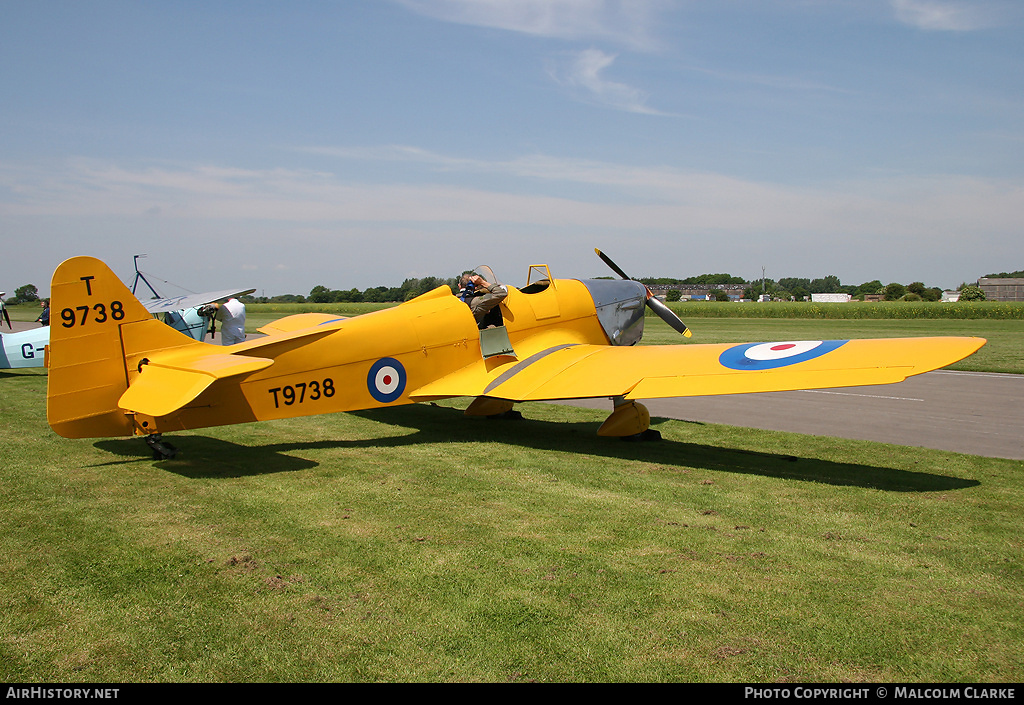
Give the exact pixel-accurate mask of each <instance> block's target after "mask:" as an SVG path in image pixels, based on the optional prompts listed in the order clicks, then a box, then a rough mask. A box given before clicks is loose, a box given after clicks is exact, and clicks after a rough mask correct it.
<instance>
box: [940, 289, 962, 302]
mask: <svg viewBox="0 0 1024 705" xmlns="http://www.w3.org/2000/svg"><path fill="white" fill-rule="evenodd" d="M959 300H960V292H959V291H944V292H942V301H943V303H953V302H956V301H959Z"/></svg>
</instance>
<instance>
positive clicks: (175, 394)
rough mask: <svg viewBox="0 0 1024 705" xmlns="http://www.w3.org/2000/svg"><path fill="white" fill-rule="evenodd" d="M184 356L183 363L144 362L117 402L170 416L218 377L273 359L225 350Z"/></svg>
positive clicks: (166, 360)
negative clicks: (197, 355) (226, 351)
mask: <svg viewBox="0 0 1024 705" xmlns="http://www.w3.org/2000/svg"><path fill="white" fill-rule="evenodd" d="M181 357H182V358H183V359H182V362H181V364H175V361H174V358H173V357H166V358H164V359H162V360H160V361H159V362H155V363H149V364H145V365H142V369H141V372H140V374H139V375H138V377H136V378H135V380H134V381H133V382H132V383H131V386H129V387H128V391H126V392H125V393H124V394H122V395H121V398H120V399H119V400H118V406H120V407H121V408H122V409H125V410H127V411H134V412H138V413H142V414H147V415H149V416H154V417H159V416H167V415H168V414H173V413H174V412H175V411H178V410H179V409H181V408H182V407H184V406H185V405H186V404H189V403H190V402H192V401H193V400H194V399H195V398H196V397H198V396H199V395H200V394H202V393H203V391H204V390H205V389H206V388H207V387H209V386H210V385H211V384H213V383H214V382H216V381H217V380H219V379H226V378H228V377H235V376H237V375H244V374H249V373H251V372H256V371H258V370H262V369H264V368H266V367H269V366H270V365H271V364H272V363H273V360H268V359H267V358H262V357H248V356H245V355H230V354H226V353H220V354H213V355H204V356H202V357H194V356H188V357H186V356H184V355H182V356H181Z"/></svg>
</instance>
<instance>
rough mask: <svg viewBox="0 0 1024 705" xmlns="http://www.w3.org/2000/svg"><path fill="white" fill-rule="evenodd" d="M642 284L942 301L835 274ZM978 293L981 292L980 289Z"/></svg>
mask: <svg viewBox="0 0 1024 705" xmlns="http://www.w3.org/2000/svg"><path fill="white" fill-rule="evenodd" d="M641 281H642V282H643V283H645V284H647V285H648V286H662V287H673V286H679V287H682V288H685V287H688V286H709V287H712V289H711V293H712V294H713V295H715V296H716V298H718V299H720V300H728V296H727V295H726V294H725V292H724V291H723V288H725V287H729V288H733V289H735V288H738V287H741V286H742V287H743V298H745V299H751V300H756V299H757V298H758V297H760V296H762V295H765V296H770V297H771V298H773V299H777V300H782V301H791V300H792V301H806V300H809V299H810V297H811V294H849V295H850V296H852V297H853V298H855V299H860V300H864V298H865V297H866V296H881V297H882V298H883V299H884V300H886V301H904V300H905V301H939V300H940V299H941V298H942V289H940V288H939V287H928V286H925V285H924V283H923V282H912V283H910V284H906V285H904V284H899V283H897V282H893V283H890V284H882V282H881V281H879V280H878V279H875V280H872V281H869V282H864V283H863V284H860V285H859V286H852V285H845V284H843V283H842V282H841V281H840V280H839V277H837V276H834V275H830V276H827V277H822V278H820V279H806V278H800V277H783V278H782V279H778V280H774V279H763V280H757V281H754V282H750V281H747V280H745V279H743V278H741V277H734V276H732V275H729V274H704V275H701V276H699V277H690V278H688V279H663V278H660V279H655V278H648V279H642V280H641ZM962 286H966V285H962ZM975 288H977V287H975ZM978 291H979V292H980V289H979V290H978ZM677 293H678V292H677ZM669 296H670V300H671V299H672V298H676V297H675V296H672V293H671V290H670V292H669ZM982 296H984V294H982Z"/></svg>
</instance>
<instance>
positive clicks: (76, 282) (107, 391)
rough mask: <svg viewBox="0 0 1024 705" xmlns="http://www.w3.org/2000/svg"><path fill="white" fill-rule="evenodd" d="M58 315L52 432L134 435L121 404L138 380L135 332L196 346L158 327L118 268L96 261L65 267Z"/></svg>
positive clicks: (53, 334) (53, 327)
mask: <svg viewBox="0 0 1024 705" xmlns="http://www.w3.org/2000/svg"><path fill="white" fill-rule="evenodd" d="M50 310H51V311H53V316H52V319H51V321H50V353H49V367H50V370H49V378H48V381H47V391H46V418H47V421H48V422H49V424H50V428H52V429H53V430H54V431H55V432H56V433H58V434H60V435H61V436H64V437H66V438H99V437H110V436H130V435H133V433H134V432H135V429H134V423H133V420H132V418H131V417H130V416H128V415H127V414H125V412H124V410H123V409H121V408H120V407H119V406H118V403H117V402H118V399H119V398H120V397H121V395H122V394H124V392H125V390H126V389H127V388H128V384H129V381H130V379H131V378H132V376H134V375H133V373H134V370H131V369H130V368H129V367H130V361H129V359H128V358H129V357H131V356H132V353H133V352H137V351H132V350H127V349H126V345H125V332H126V331H127V330H128V327H131V326H133V325H134V324H139V325H141V326H149V325H155V326H158V327H159V328H161V329H165V330H166V333H164V332H163V331H161V333H160V337H161V338H163V337H164V335H166V334H170V335H173V336H176V337H180V338H181V339H182V341H183V343H184V344H188V343H192V342H193V341H192V340H191V339H190V338H187V337H186V336H182V335H181V334H179V333H177V332H176V331H173V330H171V329H170V328H168V327H167V326H165V325H164V324H162V323H160V322H159V321H156V320H155V319H153V317H152V315H151V314H150V313H149V311H147V310H146V308H145V307H144V306H143V305H142V304H141V303H140V302H139V300H138V299H136V298H135V296H133V295H132V293H131V292H130V291H129V290H128V287H126V286H125V285H124V284H122V283H121V280H120V279H118V278H117V277H116V276H115V275H114V273H113V272H112V271H110V268H109V267H107V265H105V264H104V263H103V262H101V261H100V260H98V259H95V258H93V257H73V258H71V259H69V260H66V261H64V262H63V263H61V264H60V266H58V267H57V270H56V271H55V272H54V273H53V280H52V281H51V283H50ZM136 327H137V326H136ZM183 343H181V342H176V344H183ZM136 364H137V363H136Z"/></svg>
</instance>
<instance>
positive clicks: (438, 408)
mask: <svg viewBox="0 0 1024 705" xmlns="http://www.w3.org/2000/svg"><path fill="white" fill-rule="evenodd" d="M258 315H259V314H258V313H257V312H253V314H251V320H250V323H251V324H258V321H256V320H255V319H256V318H258ZM279 315H280V314H279ZM688 323H690V324H691V326H692V327H693V328H694V329H695V330H696V331H697V333H696V334H695V335H696V336H697V339H700V340H707V339H708V338H716V340H707V342H717V339H723V340H728V339H734V340H737V339H742V340H757V339H793V338H799V337H808V336H804V335H800V333H802V332H807V331H811V330H819V331H820V330H821V329H814V328H802V326H804V325H811V324H814V322H813V321H812V322H811V323H808V324H805V323H804V322H794V321H791V320H783V321H781V322H778V321H764V322H758V321H744V322H742V323H744V324H746V326H764V327H763V328H751V327H741V328H739V329H736V328H730V327H729V326H728V325H726V326H724V327H721V328H714V329H713V330H714V332H712V328H711V325H712V321H711V319H701V320H699V321H695V320H694V321H691V320H688ZM718 323H719V322H718V321H715V322H714V325H716V326H717V325H718ZM724 323H731V322H724ZM839 323H840V324H842V325H850V326H853V325H857V326H870V325H874V323H873V322H861V321H858V322H855V323H847V322H846V321H840V322H839ZM1004 323H1008V324H1012V323H1015V322H1014V321H1009V322H1006V321H985V322H984V324H981V323H968V325H975V326H978V330H979V333H978V334H981V335H985V336H986V337H989V338H990V340H994V341H998V342H997V344H996V345H991V344H990V346H986V348H985V349H983V351H984V350H986V349H987V348H989V347H991V348H993V349H996V350H997V351H998V355H997V363H998V364H1000V365H1002V364H1005V365H1006V366H1008V367H1014V366H1015V365H1017V366H1019V365H1020V358H1021V357H1024V352H1022V349H1021V344H1020V336H1019V332H1020V329H1019V328H1018V329H1015V328H1012V327H1010V328H1007V329H1001V328H999V326H1002V325H1003V324H1004ZM659 325H660V324H657V323H652V324H650V325H649V328H650V338H651V339H652V341H653V342H658V341H659V339H660V338H661V337H662V336H663V335H664V336H665V337H669V336H668V333H667V328H665V330H664V331H661V330H659V328H658V326H659ZM735 325H738V323H737V324H735ZM816 325H817V324H816ZM828 325H830V326H831V325H832V322H829V323H828ZM907 325H909V324H907V323H904V322H901V326H900V327H899V328H898V329H899V330H902V331H904V333H902V334H908V335H910V334H913V335H918V334H920V335H934V334H943V333H944V332H948V331H949V329H950V326H951V325H952V324H950V323H949V322H948V321H931V322H930V323H928V324H921V326H922V327H920V328H913V329H908V328H907V327H906V326H907ZM991 326H996V328H997V330H993V329H992V328H991ZM883 328H884V330H881V329H879V331H880V334H885V335H889V334H900V333H892V330H893V329H889V328H886V327H885V326H883ZM830 330H834V329H830ZM847 330H859V331H864V330H870V329H865V328H856V329H853V328H850V329H847ZM752 331H754V332H759V333H763V334H760V335H747V333H750V332H752ZM861 334H862V335H863V333H861ZM954 334H958V335H959V334H964V333H962V332H956V333H954ZM1015 334H1017V335H1015ZM733 336H738V337H733ZM810 337H847V336H846V334H845V333H844V334H843V335H837V336H823V335H820V334H816V335H815V336H810ZM0 384H2V385H3V389H4V394H3V395H0V408H2V413H3V416H4V419H5V425H4V427H3V429H2V430H0V452H2V454H3V458H4V462H3V463H2V464H0V493H2V497H3V504H2V512H0V571H2V574H3V575H4V580H3V581H2V582H0V681H5V682H26V681H28V682H171V681H173V682H181V681H195V682H212V681H229V682H243V681H246V682H248V681H289V682H292V681H332V682H334V681H375V682H381V681H444V682H451V681H486V682H513V681H542V682H550V681H572V682H583V681H589V682H594V681H605V682H638V681H677V682H678V681H701V682H723V681H728V682H808V681H810V682H840V681H851V682H880V681H882V682H903V681H909V682H942V683H952V682H1003V683H1013V682H1020V681H1021V679H1022V678H1024V656H1022V653H1021V649H1020V644H1021V643H1024V623H1022V620H1021V616H1020V615H1021V614H1024V570H1022V565H1024V562H1022V559H1024V550H1022V542H1024V539H1022V536H1024V515H1022V513H1021V511H1020V508H1021V506H1022V500H1024V472H1022V471H1024V463H1021V462H1020V461H1010V460H999V459H989V458H981V457H976V456H965V455H959V454H955V453H947V452H940V451H929V450H923V449H919V448H908V447H900V446H891V445H883V444H876V443H869V442H862V441H846V440H839V439H830V438H820V437H810V436H801V435H796V434H787V433H776V432H768V431H757V430H751V429H742V428H734V427H727V426H717V425H710V424H698V423H689V422H682V421H669V420H664V419H655V428H657V429H658V430H659V431H660V432H661V433H662V435H663V437H664V439H665V440H664V441H663V442H661V443H648V444H632V443H622V442H621V441H616V440H612V439H603V438H600V437H597V436H596V430H597V427H598V426H599V425H600V423H601V421H603V419H604V417H605V416H606V413H605V412H601V411H591V410H587V409H581V408H575V407H568V406H560V405H548V404H526V405H522V407H521V408H522V411H523V413H524V415H525V417H526V418H525V419H524V420H522V421H518V422H498V421H489V420H481V419H466V418H463V417H462V415H461V409H462V408H463V407H464V406H465V401H464V400H457V401H453V402H449V403H442V404H436V405H435V404H421V405H414V406H409V407H402V408H397V409H388V410H379V411H373V412H361V413H353V414H336V415H330V416H321V417H310V418H304V419H293V420H288V421H278V422H265V423H255V424H246V425H242V426H235V427H227V428H218V429H207V430H202V431H195V432H189V433H181V434H175V437H174V442H175V445H177V446H178V447H179V449H181V453H180V455H179V457H178V458H176V459H175V460H168V461H159V462H158V461H154V460H153V459H152V458H151V456H150V455H149V453H148V452H147V451H146V450H145V445H144V444H143V443H142V442H141V441H140V440H138V439H118V440H98V441H96V440H66V439H62V438H59V437H58V436H56V435H55V434H53V433H52V432H51V431H50V430H49V428H48V427H47V425H46V420H45V389H46V377H45V373H43V372H42V371H41V370H26V371H7V372H0Z"/></svg>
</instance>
